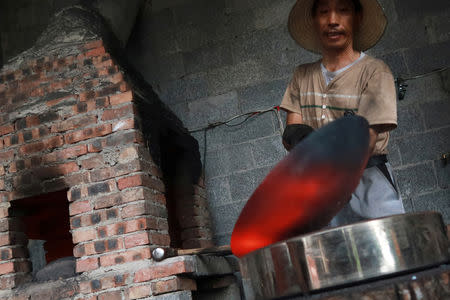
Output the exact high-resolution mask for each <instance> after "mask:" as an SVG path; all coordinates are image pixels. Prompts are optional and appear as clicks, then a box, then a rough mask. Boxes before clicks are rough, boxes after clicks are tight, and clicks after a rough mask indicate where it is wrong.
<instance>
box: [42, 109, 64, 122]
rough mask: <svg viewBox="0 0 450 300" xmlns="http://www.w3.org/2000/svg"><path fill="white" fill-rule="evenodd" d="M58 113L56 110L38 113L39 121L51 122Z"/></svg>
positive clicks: (56, 117)
mask: <svg viewBox="0 0 450 300" xmlns="http://www.w3.org/2000/svg"><path fill="white" fill-rule="evenodd" d="M58 118H59V115H58V114H57V113H56V112H53V111H49V112H47V113H44V114H41V115H39V121H40V122H41V123H47V122H52V121H55V120H58Z"/></svg>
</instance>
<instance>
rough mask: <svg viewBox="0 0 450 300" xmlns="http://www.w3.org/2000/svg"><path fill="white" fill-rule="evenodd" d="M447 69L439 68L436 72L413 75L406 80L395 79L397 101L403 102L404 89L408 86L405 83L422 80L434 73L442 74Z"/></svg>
mask: <svg viewBox="0 0 450 300" xmlns="http://www.w3.org/2000/svg"><path fill="white" fill-rule="evenodd" d="M448 69H449V67H443V68H439V69H436V70H433V71H431V72H427V73H423V74H419V75H414V76H411V77H406V78H402V77H397V78H396V79H395V85H396V86H397V94H398V99H399V100H403V99H404V98H405V94H406V87H407V86H408V85H407V84H406V82H407V81H410V80H413V79H419V78H423V77H427V76H430V75H433V74H436V73H440V72H444V71H446V70H448Z"/></svg>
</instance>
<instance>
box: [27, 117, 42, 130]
mask: <svg viewBox="0 0 450 300" xmlns="http://www.w3.org/2000/svg"><path fill="white" fill-rule="evenodd" d="M25 121H26V126H27V127H28V128H30V127H34V126H38V125H39V124H41V121H40V120H39V116H38V115H31V116H28V117H26V119H25Z"/></svg>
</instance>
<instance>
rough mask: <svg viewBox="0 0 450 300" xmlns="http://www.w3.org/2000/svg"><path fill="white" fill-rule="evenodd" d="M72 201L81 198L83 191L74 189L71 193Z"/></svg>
mask: <svg viewBox="0 0 450 300" xmlns="http://www.w3.org/2000/svg"><path fill="white" fill-rule="evenodd" d="M70 198H71V201H75V200H78V199H80V198H81V190H80V189H79V188H75V189H72V191H71V192H70Z"/></svg>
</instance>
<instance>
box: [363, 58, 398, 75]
mask: <svg viewBox="0 0 450 300" xmlns="http://www.w3.org/2000/svg"><path fill="white" fill-rule="evenodd" d="M364 58H365V59H364V60H363V61H361V63H362V64H361V66H362V67H363V68H365V69H366V70H367V71H369V72H371V73H375V72H386V73H392V72H391V69H390V68H389V66H388V65H387V64H386V63H385V62H384V61H383V60H381V59H379V58H376V57H373V56H371V55H368V54H366V55H365V57H364Z"/></svg>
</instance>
